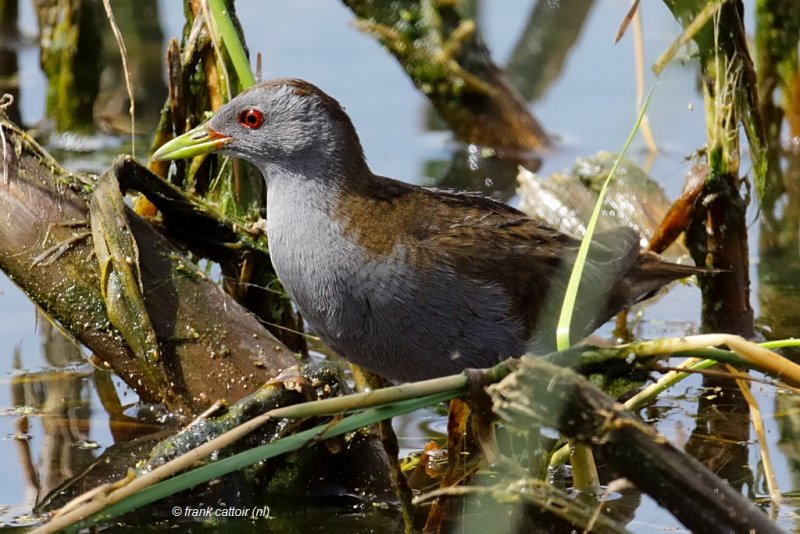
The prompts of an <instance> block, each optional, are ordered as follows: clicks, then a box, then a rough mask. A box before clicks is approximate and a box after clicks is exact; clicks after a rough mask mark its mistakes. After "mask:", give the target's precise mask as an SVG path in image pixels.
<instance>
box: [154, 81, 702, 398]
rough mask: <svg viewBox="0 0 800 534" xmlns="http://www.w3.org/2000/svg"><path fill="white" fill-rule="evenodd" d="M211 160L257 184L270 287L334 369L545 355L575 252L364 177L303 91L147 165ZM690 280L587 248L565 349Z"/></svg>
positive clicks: (264, 99) (561, 239) (471, 199)
mask: <svg viewBox="0 0 800 534" xmlns="http://www.w3.org/2000/svg"><path fill="white" fill-rule="evenodd" d="M212 152H216V153H219V154H223V155H226V156H232V157H234V158H240V159H243V160H246V161H248V162H250V163H252V164H253V165H255V166H256V167H257V168H258V169H259V170H260V172H261V174H262V175H263V177H264V179H265V181H266V185H267V188H266V189H267V202H266V233H267V240H268V245H269V253H270V258H271V261H272V263H273V267H274V269H275V273H276V274H277V277H278V279H279V280H280V282H281V284H282V285H283V287H284V288H285V290H286V291H287V293H288V295H289V296H290V298H291V299H292V301H293V302H294V304H295V306H296V307H297V309H298V310H299V312H300V313H301V314H302V316H303V317H304V318H305V320H306V321H307V323H308V324H309V326H310V327H311V329H312V330H313V331H314V332H315V333H316V334H317V335H318V336H319V337H320V338H321V339H322V340H323V341H324V342H325V343H326V344H327V345H329V346H330V347H331V348H332V349H333V350H334V351H336V352H337V353H338V354H340V355H341V356H343V357H344V358H345V359H347V360H348V361H350V362H352V363H355V364H357V365H358V366H360V367H362V368H364V369H367V370H368V371H371V372H373V373H376V374H378V375H381V376H383V377H386V378H388V379H390V380H393V381H398V382H407V381H417V380H423V379H429V378H436V377H440V376H445V375H449V374H456V373H459V372H461V371H463V370H464V369H466V368H484V367H490V366H492V365H495V364H497V363H498V362H500V361H502V360H504V359H506V358H510V357H519V356H521V355H523V354H525V353H527V352H533V353H536V354H544V353H547V352H551V351H553V350H555V348H556V342H555V340H556V335H555V330H556V325H557V319H558V316H559V310H560V306H561V303H562V301H563V299H564V293H565V289H566V286H567V281H568V278H569V273H570V271H571V268H572V265H573V264H574V263H575V258H576V255H577V251H578V248H579V246H580V240H579V239H577V238H576V237H574V236H571V235H567V234H565V233H562V232H559V231H557V230H555V229H553V228H549V227H547V226H544V225H543V224H541V223H539V222H537V221H535V220H533V219H531V218H529V217H527V216H526V215H525V214H523V213H522V212H520V211H518V210H517V209H515V208H513V207H511V206H509V205H507V204H504V203H502V202H499V201H495V200H493V199H490V198H487V197H483V196H480V195H478V194H474V193H467V192H457V191H450V190H442V189H436V188H428V187H420V186H417V185H412V184H409V183H405V182H402V181H398V180H394V179H391V178H387V177H383V176H378V175H376V174H374V173H373V172H372V171H371V170H370V168H369V166H368V164H367V160H366V158H365V156H364V152H363V149H362V146H361V142H360V140H359V137H358V134H357V133H356V130H355V127H354V126H353V123H352V122H351V120H350V118H349V117H348V115H347V113H346V112H345V110H344V109H343V108H342V106H341V105H340V104H339V103H338V102H337V101H336V100H335V99H334V98H333V97H331V96H329V95H327V94H326V93H324V92H323V91H322V90H321V89H319V88H318V87H316V86H315V85H313V84H311V83H309V82H306V81H303V80H299V79H291V78H288V79H276V80H270V81H266V82H262V83H260V84H258V85H255V86H253V87H251V88H250V89H247V90H245V91H243V92H242V93H240V94H239V95H238V96H236V97H235V98H233V99H231V100H230V101H229V102H228V103H227V104H225V105H223V106H222V107H220V108H219V109H218V110H217V112H216V113H215V114H214V115H213V116H212V117H211V118H210V119H209V120H208V121H206V122H204V123H202V124H201V125H199V126H197V127H196V128H194V129H192V130H191V131H189V132H187V133H185V134H183V135H181V136H178V137H176V138H174V139H172V140H171V141H168V142H167V143H165V144H164V145H162V146H161V147H160V148H159V149H158V150H157V151H156V152H155V153H154V154H153V158H154V159H158V160H172V159H180V158H188V157H194V156H198V155H202V154H208V153H212ZM699 272H702V269H701V268H698V267H692V266H686V265H678V264H674V263H668V262H666V261H664V260H662V259H661V258H660V257H659V256H657V255H656V254H653V253H651V252H647V251H642V250H641V247H640V239H639V236H638V235H637V233H636V232H635V231H634V230H632V229H630V228H625V227H620V228H617V229H614V230H611V231H607V232H604V233H601V234H597V235H595V238H594V240H593V242H592V245H591V247H590V249H589V253H588V259H587V262H586V265H585V267H584V274H583V278H582V282H581V285H580V289H579V293H578V299H577V302H578V305H577V306H576V308H575V312H574V315H573V317H572V328H571V340H572V341H579V340H580V339H583V338H584V337H585V336H587V335H588V334H590V333H591V332H593V331H594V330H595V329H597V328H598V327H599V326H600V325H602V324H603V323H604V322H606V321H607V320H608V319H610V318H611V317H613V316H614V315H615V314H616V313H618V312H619V311H621V310H622V309H625V308H627V307H629V306H631V305H633V304H635V303H637V302H639V301H641V300H644V299H646V298H648V297H650V296H652V295H653V294H655V293H656V292H657V291H658V290H659V289H660V288H662V287H663V286H665V285H666V284H668V283H669V282H671V281H673V280H676V279H679V278H685V277H688V276H690V275H693V274H697V273H699Z"/></svg>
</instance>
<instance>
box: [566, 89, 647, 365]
mask: <svg viewBox="0 0 800 534" xmlns="http://www.w3.org/2000/svg"><path fill="white" fill-rule="evenodd" d="M654 88H655V87H651V88H650V91H649V92H648V93H647V98H645V100H644V104H643V105H642V109H641V110H640V111H639V116H638V117H637V118H636V123H635V124H634V126H633V129H632V130H631V133H630V135H628V139H627V141H625V145H624V146H623V147H622V152H620V154H619V156H617V159H616V160H615V161H614V165H613V166H612V167H611V172H609V173H608V176H607V177H606V180H605V182H603V188H602V189H601V190H600V194H599V195H598V197H597V202H596V203H595V205H594V211H592V217H591V218H590V219H589V224H588V225H586V235H584V236H583V240H582V241H581V246H580V248H579V249H578V256H577V257H576V258H575V266H574V267H573V268H572V272H571V273H570V276H569V284H568V285H567V292H566V293H565V295H564V303H563V304H562V306H561V314H560V315H559V318H558V327H557V328H556V348H557V349H558V350H566V349H568V348H569V346H570V338H569V331H570V323H571V322H572V315H573V312H574V310H575V302H576V300H577V296H578V287H579V286H580V282H581V276H582V275H583V268H584V266H585V265H586V258H587V256H588V255H589V245H591V243H592V235H593V234H594V229H595V227H596V226H597V219H599V217H600V210H601V208H602V206H603V199H604V198H605V196H606V190H607V189H608V184H609V182H610V181H611V177H612V176H614V173H615V172H617V167H619V162H620V161H622V158H623V157H624V156H625V152H627V150H628V147H629V146H630V144H631V142H632V141H633V138H634V136H635V135H636V132H638V131H639V126H640V125H641V124H642V119H643V118H644V114H645V111H646V110H647V105H648V104H649V103H650V97H651V96H652V95H653V89H654Z"/></svg>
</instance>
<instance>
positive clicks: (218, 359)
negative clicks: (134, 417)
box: [0, 115, 296, 414]
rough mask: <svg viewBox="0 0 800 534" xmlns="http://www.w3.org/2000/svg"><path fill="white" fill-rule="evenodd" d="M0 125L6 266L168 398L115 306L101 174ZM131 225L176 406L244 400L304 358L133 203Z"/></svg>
mask: <svg viewBox="0 0 800 534" xmlns="http://www.w3.org/2000/svg"><path fill="white" fill-rule="evenodd" d="M0 133H2V134H3V137H2V138H0V156H2V165H0V213H2V214H3V215H2V216H3V222H2V224H0V269H2V270H3V271H4V272H5V273H6V274H7V275H8V276H9V278H11V279H12V280H13V281H14V282H15V283H16V284H17V285H18V286H19V287H20V288H22V290H23V291H24V292H25V293H26V294H27V295H28V296H29V297H30V298H31V300H33V302H35V303H36V304H37V305H38V306H39V307H40V308H41V309H42V310H43V311H44V312H45V313H46V314H47V315H48V316H49V317H51V318H52V319H54V320H55V321H57V322H58V323H60V324H61V325H62V326H63V327H64V329H65V330H66V331H68V332H69V333H71V334H72V335H73V336H74V337H75V338H77V339H78V340H79V341H80V342H81V343H83V344H84V345H85V346H86V347H88V348H89V349H90V350H91V351H93V352H94V354H95V355H96V356H97V357H98V358H99V359H100V360H102V362H104V365H106V366H108V367H110V368H112V369H114V371H116V372H117V373H118V374H119V376H120V377H121V378H122V379H123V380H124V381H125V382H126V383H127V384H128V385H129V386H130V387H131V388H133V389H134V390H135V391H136V392H137V393H138V394H139V396H140V397H141V398H142V400H144V401H149V402H161V401H163V400H165V399H164V398H163V392H162V391H159V389H158V388H157V387H155V385H154V384H153V383H152V382H151V381H150V380H148V378H147V377H148V372H147V370H148V369H147V367H146V365H147V364H146V363H145V362H144V361H143V360H142V359H140V358H137V357H136V356H135V355H134V352H133V351H132V350H131V348H130V347H129V346H128V344H127V343H126V342H125V340H124V338H123V336H122V335H121V334H120V332H119V331H118V330H117V329H116V328H115V327H114V326H113V325H112V323H111V322H110V320H109V317H108V313H107V311H106V307H105V304H104V300H103V296H102V293H101V284H100V267H99V266H98V263H97V260H96V258H95V253H94V248H93V246H92V239H91V236H90V232H89V230H88V226H87V219H88V201H87V199H88V194H89V192H90V191H91V190H92V189H93V187H94V179H93V178H90V177H87V176H84V175H79V174H72V173H69V172H68V171H66V170H65V169H63V168H62V167H61V166H60V165H59V164H58V162H56V161H55V160H54V159H53V158H52V157H50V156H49V155H48V154H47V153H46V152H45V151H44V150H43V149H42V148H41V147H39V146H38V145H37V144H36V143H35V142H34V141H33V140H32V139H30V138H29V137H28V136H27V135H25V134H24V132H22V131H21V130H20V129H18V128H17V127H16V126H15V125H14V124H13V123H11V122H9V121H8V120H6V119H5V118H4V117H3V116H2V115H0ZM128 224H129V226H130V228H131V230H132V232H133V235H134V237H135V239H136V243H137V245H138V249H139V259H140V266H139V268H140V270H141V282H142V286H143V296H144V302H145V306H146V309H147V312H148V314H149V316H150V321H151V322H152V325H153V328H154V329H155V332H156V336H157V340H158V344H159V346H160V351H161V354H160V358H161V362H162V365H163V366H164V368H165V369H166V371H167V373H168V375H169V377H170V381H171V387H172V389H173V391H174V392H175V393H176V395H175V396H174V397H170V398H169V399H166V401H167V407H168V408H169V409H170V410H173V411H183V412H184V413H187V414H194V413H197V412H199V411H200V410H202V409H203V408H205V407H206V406H208V405H210V404H211V403H212V402H214V401H215V400H217V399H225V400H227V401H229V402H232V401H235V400H238V399H239V398H242V397H243V396H245V395H248V394H250V393H252V392H253V391H254V390H255V389H256V388H257V387H258V386H260V385H261V384H263V383H264V382H265V381H267V380H268V379H269V378H271V377H273V376H275V375H277V374H278V372H279V371H280V370H281V369H283V368H286V367H289V366H291V365H294V364H295V363H296V359H295V357H294V356H293V354H292V353H291V351H289V350H288V349H286V348H285V347H284V346H283V345H282V344H281V343H280V342H278V341H277V340H276V339H275V338H274V337H273V336H272V335H270V334H269V332H268V331H267V330H266V329H265V328H264V327H263V326H262V325H261V324H260V322H259V321H258V320H257V319H256V318H255V317H254V316H253V315H252V314H250V313H249V312H248V311H247V310H245V309H244V308H243V307H242V306H240V305H239V304H237V303H236V302H235V301H234V300H233V299H232V298H231V297H230V296H228V295H226V294H225V293H224V292H223V291H222V290H221V289H220V288H219V287H218V286H217V285H216V284H215V283H213V282H212V281H211V280H209V279H208V278H207V277H206V276H205V275H204V274H203V273H201V272H199V271H198V270H197V269H196V267H195V266H194V265H193V264H192V263H191V262H190V261H188V260H187V259H186V258H185V257H184V256H183V255H182V253H181V251H180V250H179V249H177V248H176V247H175V246H173V245H172V244H171V243H170V242H168V241H167V240H166V239H165V238H163V237H162V236H161V235H160V234H159V233H158V232H156V231H155V230H154V229H153V228H152V227H151V226H150V225H149V224H147V223H146V222H145V221H143V220H142V219H141V218H139V217H138V216H136V215H135V214H133V213H132V212H131V211H130V210H128Z"/></svg>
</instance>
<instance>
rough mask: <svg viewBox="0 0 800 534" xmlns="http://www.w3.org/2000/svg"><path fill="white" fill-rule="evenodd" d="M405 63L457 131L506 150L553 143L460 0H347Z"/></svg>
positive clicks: (366, 27) (461, 137) (460, 135)
mask: <svg viewBox="0 0 800 534" xmlns="http://www.w3.org/2000/svg"><path fill="white" fill-rule="evenodd" d="M343 1H344V4H345V5H346V6H347V7H349V8H350V10H351V11H352V12H353V13H354V14H355V15H356V16H357V17H358V18H359V21H358V23H357V24H358V26H359V27H360V28H361V29H362V30H364V31H365V32H367V33H370V34H372V35H374V36H375V37H376V38H377V39H378V40H379V41H380V42H381V44H383V46H385V47H386V49H387V50H388V51H389V52H391V53H392V54H393V55H394V56H395V58H397V60H398V61H399V62H400V65H401V66H402V67H403V69H404V70H405V71H406V73H408V75H409V77H410V78H411V80H412V81H413V82H414V84H415V85H416V86H417V88H418V89H420V91H422V93H423V94H425V96H427V97H428V99H429V100H430V101H431V103H432V104H433V106H434V107H435V108H436V110H437V111H438V112H439V114H440V115H441V116H442V118H443V119H444V120H445V121H446V122H447V124H448V125H449V126H450V128H451V129H452V131H453V133H454V134H455V136H456V137H457V138H458V139H459V140H460V141H463V142H465V143H474V144H477V145H482V146H488V147H492V148H494V149H497V150H499V151H501V152H511V153H513V152H515V151H526V150H533V149H538V148H542V147H543V146H546V145H547V144H548V136H547V134H546V133H545V131H544V129H543V128H542V127H541V126H540V125H539V123H538V122H537V121H536V119H534V117H533V115H532V114H531V112H530V111H529V110H528V107H527V104H526V103H525V101H524V100H523V99H522V97H521V96H520V95H519V94H518V93H517V91H516V90H515V89H514V88H513V86H512V85H511V84H510V83H508V81H507V80H506V79H505V76H504V75H503V73H502V71H501V69H500V68H499V67H497V65H495V64H494V63H493V62H492V59H491V56H490V54H489V50H488V49H487V48H486V45H485V44H484V43H483V41H482V39H481V37H480V35H479V33H478V30H477V29H476V27H475V23H474V21H473V20H471V19H467V18H464V17H462V16H461V14H460V13H459V12H458V10H457V9H456V8H455V6H454V2H430V1H426V0H395V1H393V2H386V1H384V0H380V1H375V0H343Z"/></svg>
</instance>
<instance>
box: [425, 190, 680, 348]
mask: <svg viewBox="0 0 800 534" xmlns="http://www.w3.org/2000/svg"><path fill="white" fill-rule="evenodd" d="M436 200H437V201H438V202H437V203H436V205H437V209H436V210H435V213H436V216H435V217H436V219H437V223H436V224H430V221H426V217H424V216H422V215H421V216H420V217H419V221H420V223H419V228H417V229H416V232H415V234H416V236H417V238H418V241H417V242H416V247H417V251H418V254H419V257H418V261H419V264H420V265H436V264H440V263H445V264H447V265H449V266H451V267H452V268H453V269H455V270H456V271H457V272H458V273H459V275H461V276H463V277H465V278H467V279H470V280H474V281H479V282H484V283H494V284H498V285H500V286H502V287H503V288H505V290H506V292H507V293H508V295H509V296H510V298H511V302H512V303H513V309H512V313H513V314H514V315H515V316H516V318H517V319H518V320H520V321H521V322H522V323H523V324H524V325H525V326H526V329H527V332H528V334H529V337H530V338H531V339H533V340H534V342H535V343H534V346H535V347H536V349H538V350H540V351H545V350H552V349H553V348H554V347H555V328H556V324H557V321H558V316H559V314H560V310H561V305H562V303H563V299H564V293H565V290H566V286H567V283H568V280H569V276H570V273H571V270H572V267H573V265H574V261H575V257H576V255H577V251H578V247H579V246H580V242H579V241H578V240H577V239H575V238H573V237H571V236H568V235H565V234H562V233H560V232H558V231H556V230H553V229H551V228H548V227H545V226H542V225H540V224H538V223H536V222H535V221H533V220H531V219H529V218H527V217H525V216H524V215H523V214H522V213H520V212H518V211H517V210H514V209H513V208H509V207H508V206H505V205H502V204H499V203H496V202H494V201H488V202H487V200H488V199H480V200H477V199H475V198H474V197H470V196H466V197H465V196H462V195H458V194H452V193H449V194H446V195H445V196H444V197H442V196H441V195H437V197H436ZM445 221H447V222H446V223H445ZM642 263H644V265H645V266H646V267H648V268H649V270H644V271H643V270H642V269H641V267H640V265H641V264H642ZM663 265H670V266H671V264H665V263H664V262H661V261H660V260H658V259H657V257H655V258H654V257H653V255H649V254H648V255H641V254H640V251H639V236H638V235H637V234H636V232H634V231H633V230H632V229H629V228H619V229H616V230H613V231H610V232H605V233H602V234H598V235H597V236H595V239H594V242H593V244H592V247H591V248H590V252H589V257H588V260H587V263H586V266H585V268H584V272H583V277H582V282H581V286H580V290H579V293H578V303H577V307H576V310H575V312H574V315H573V319H572V327H571V331H572V333H573V335H572V338H573V340H578V339H581V338H582V337H585V336H586V335H587V334H589V333H590V332H592V331H593V330H594V329H595V328H597V326H599V325H600V324H602V323H603V322H605V321H607V320H608V319H609V318H610V317H612V316H613V315H614V314H615V313H617V312H618V311H619V310H621V309H622V308H624V307H626V306H629V305H631V304H633V303H635V302H637V301H639V300H640V299H642V298H644V297H646V296H648V295H649V294H651V293H652V292H654V291H656V290H657V289H658V288H660V287H661V286H663V285H664V284H666V283H668V282H669V281H671V280H674V279H675V278H678V277H680V276H686V275H687V274H686V273H684V274H676V273H673V272H672V271H671V270H670V269H663V268H660V267H659V266H663ZM656 272H658V276H655V273H656Z"/></svg>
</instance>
